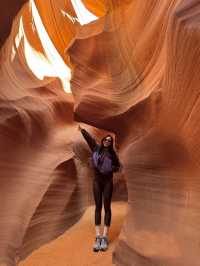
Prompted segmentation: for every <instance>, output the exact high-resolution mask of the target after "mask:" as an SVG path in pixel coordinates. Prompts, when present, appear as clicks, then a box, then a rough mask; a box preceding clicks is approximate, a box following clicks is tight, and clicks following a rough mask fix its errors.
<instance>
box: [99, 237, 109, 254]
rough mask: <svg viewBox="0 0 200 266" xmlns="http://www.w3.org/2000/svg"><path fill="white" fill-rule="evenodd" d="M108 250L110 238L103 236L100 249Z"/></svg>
mask: <svg viewBox="0 0 200 266" xmlns="http://www.w3.org/2000/svg"><path fill="white" fill-rule="evenodd" d="M107 248H108V237H107V236H102V238H101V247H100V249H101V250H102V251H106V250H107Z"/></svg>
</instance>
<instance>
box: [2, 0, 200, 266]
mask: <svg viewBox="0 0 200 266" xmlns="http://www.w3.org/2000/svg"><path fill="white" fill-rule="evenodd" d="M15 2H16V4H14V3H12V6H11V10H10V13H9V14H10V15H9V17H6V15H5V12H4V9H3V8H1V11H0V12H2V16H1V20H2V23H3V24H5V27H4V28H3V29H2V30H0V34H1V44H3V46H2V48H1V55H0V61H1V66H0V84H1V90H0V110H1V116H0V143H1V152H0V163H1V181H0V182H1V183H0V184H1V202H3V203H4V204H1V206H0V213H1V217H2V219H1V220H0V228H1V230H0V263H1V262H2V263H6V264H7V265H16V264H17V263H18V261H20V260H22V259H23V258H25V257H26V256H27V255H28V254H30V252H31V251H32V250H34V249H35V248H37V247H39V246H41V245H42V244H43V243H46V242H48V241H50V240H52V239H53V238H55V237H57V236H59V235H60V234H62V233H63V232H64V231H65V230H67V229H68V228H69V227H70V226H71V225H72V224H74V223H76V222H77V221H78V220H79V219H80V217H81V216H82V214H83V213H84V211H85V209H86V208H87V206H88V205H90V204H92V202H93V199H92V196H91V195H92V192H91V175H92V172H91V169H90V168H89V166H88V157H89V150H88V149H87V146H86V144H85V142H84V140H83V139H82V138H81V136H80V135H79V133H78V131H77V122H83V123H85V127H88V130H90V131H91V133H92V134H94V135H95V136H96V138H97V139H99V138H101V136H102V135H104V134H105V132H107V131H108V132H112V133H114V134H115V136H116V145H117V149H118V152H119V155H120V158H121V160H122V162H123V166H124V167H123V173H120V174H118V175H117V176H116V178H115V188H114V200H122V199H123V200H126V199H127V195H128V213H127V216H126V218H125V222H124V225H123V228H122V231H121V234H120V236H119V241H118V244H117V246H116V248H115V251H114V253H113V261H114V262H115V263H116V265H119V266H123V265H131V266H132V265H138V266H139V265H148V266H149V265H159V266H161V265H166V266H178V265H181V266H188V265H192V266H196V265H198V256H199V234H198V232H199V230H198V224H199V222H200V219H199V216H198V212H199V204H198V200H199V193H198V192H199V189H198V185H199V180H198V176H199V172H200V171H199V163H198V162H199V158H200V154H199V149H198V136H199V127H198V118H199V105H198V101H199V88H198V84H199V65H200V62H199V58H200V50H199V47H200V46H199V25H200V22H199V16H200V14H199V12H200V3H199V1H197V0H166V1H161V0H159V1H158V0H143V1H140V0H134V1H133V0H132V1H131V0H126V1H117V0H112V1H111V0H110V1H104V0H101V1H98V4H97V3H96V2H97V1H95V3H94V1H91V0H82V1H81V0H76V1H75V0H73V1H64V0H59V1H50V0H30V1H29V2H27V3H25V4H24V5H23V6H21V5H22V4H23V3H24V2H25V1H18V3H17V1H15ZM9 3H10V2H9ZM7 5H8V3H7ZM3 6H4V7H5V4H0V7H3ZM20 8H21V9H20ZM19 10H20V11H19ZM18 11H19V12H18ZM17 12H18V14H17ZM16 14H17V15H16ZM15 15H16V17H14V16H15ZM11 21H13V26H12V29H11ZM8 36H9V37H8ZM6 37H8V38H7V39H6V41H5V38H6ZM89 126H90V127H89ZM97 128H98V129H97ZM124 179H125V181H126V185H125V183H124V182H125V181H124ZM126 186H127V190H128V194H127V191H126Z"/></svg>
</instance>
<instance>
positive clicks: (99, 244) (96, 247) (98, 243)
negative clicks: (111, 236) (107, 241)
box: [93, 236, 101, 252]
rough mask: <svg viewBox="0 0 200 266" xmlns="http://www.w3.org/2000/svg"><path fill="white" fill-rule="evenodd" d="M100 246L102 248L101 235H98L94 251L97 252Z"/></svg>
mask: <svg viewBox="0 0 200 266" xmlns="http://www.w3.org/2000/svg"><path fill="white" fill-rule="evenodd" d="M100 248H101V237H100V236H96V239H95V243H94V245H93V251H95V252H97V251H99V250H100Z"/></svg>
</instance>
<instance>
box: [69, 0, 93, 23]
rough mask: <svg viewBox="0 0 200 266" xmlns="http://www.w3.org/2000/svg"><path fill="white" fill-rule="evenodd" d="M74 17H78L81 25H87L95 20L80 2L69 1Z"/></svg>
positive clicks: (75, 0) (79, 0)
mask: <svg viewBox="0 0 200 266" xmlns="http://www.w3.org/2000/svg"><path fill="white" fill-rule="evenodd" d="M71 2H72V5H73V7H74V10H75V12H76V15H77V17H78V21H79V23H80V24H81V25H84V24H88V23H90V22H92V21H94V20H97V19H98V17H96V16H95V15H94V14H92V13H91V12H90V11H89V10H88V9H87V8H86V7H85V6H84V4H83V2H82V1H81V0H71Z"/></svg>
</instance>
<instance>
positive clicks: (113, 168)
mask: <svg viewBox="0 0 200 266" xmlns="http://www.w3.org/2000/svg"><path fill="white" fill-rule="evenodd" d="M79 130H80V132H81V133H82V135H83V137H84V138H85V140H86V142H87V144H88V145H89V147H90V149H91V151H92V164H93V168H94V179H93V194H94V200H95V205H96V208H95V230H96V239H95V243H94V246H93V251H99V250H102V251H105V250H106V249H107V248H108V231H109V227H110V223H111V199H112V192H113V172H117V171H118V170H119V168H120V163H119V159H118V157H117V155H116V153H115V151H114V149H113V138H112V136H111V135H107V136H105V137H104V138H103V139H102V140H101V145H99V144H97V143H96V141H95V139H94V138H93V137H92V136H91V135H90V134H89V133H88V132H87V131H86V130H85V129H83V128H81V127H80V126H79ZM102 196H103V203H104V210H105V216H104V230H103V236H102V237H101V235H100V225H101V210H102Z"/></svg>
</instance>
